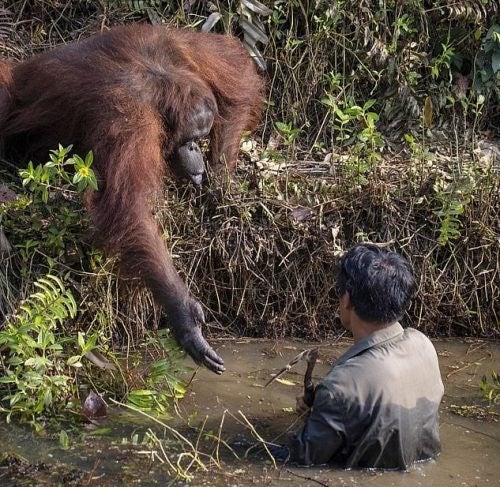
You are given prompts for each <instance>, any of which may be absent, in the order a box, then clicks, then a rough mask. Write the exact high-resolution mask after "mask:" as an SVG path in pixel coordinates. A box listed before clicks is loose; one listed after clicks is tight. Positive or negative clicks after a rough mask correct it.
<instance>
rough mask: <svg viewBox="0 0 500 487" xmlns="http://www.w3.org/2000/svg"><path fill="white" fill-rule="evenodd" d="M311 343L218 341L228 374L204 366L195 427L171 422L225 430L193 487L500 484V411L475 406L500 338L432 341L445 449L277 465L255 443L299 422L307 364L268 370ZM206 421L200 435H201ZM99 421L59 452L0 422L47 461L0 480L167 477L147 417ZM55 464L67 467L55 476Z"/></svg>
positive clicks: (184, 409)
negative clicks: (339, 462)
mask: <svg viewBox="0 0 500 487" xmlns="http://www.w3.org/2000/svg"><path fill="white" fill-rule="evenodd" d="M312 345H314V344H307V343H303V342H300V343H299V342H290V341H288V342H269V341H247V340H233V341H226V342H220V345H219V347H218V351H219V352H220V354H221V355H222V356H223V357H224V358H225V361H226V366H227V372H226V373H225V374H224V375H223V376H222V377H217V376H215V375H213V374H211V373H209V372H207V371H205V370H200V371H198V373H197V374H196V375H195V377H194V379H193V381H192V383H191V386H190V390H189V392H188V394H187V396H186V398H185V399H184V400H183V401H182V402H181V403H180V406H179V407H180V410H181V415H182V416H183V417H184V418H187V417H189V422H190V425H191V426H193V427H198V429H197V430H196V429H189V428H187V427H186V426H185V425H184V426H183V424H182V422H181V421H180V420H172V421H171V422H169V424H171V425H173V426H175V427H176V428H178V429H179V431H182V432H183V434H185V435H186V436H187V437H188V438H189V439H191V440H192V441H193V442H194V441H200V449H202V444H203V438H205V435H206V434H207V433H208V436H210V435H212V436H220V438H222V439H223V440H224V441H225V442H226V443H227V445H228V447H227V448H226V447H225V446H223V445H222V444H221V443H219V449H218V450H217V453H218V459H219V463H220V468H218V467H216V466H215V465H213V464H212V465H211V466H210V468H209V471H208V472H201V471H197V472H196V473H195V474H194V480H193V481H192V482H191V484H192V485H215V486H217V485H220V486H225V485H229V486H240V485H241V486H245V485H253V484H258V485H277V486H279V485H296V486H317V485H327V486H374V487H377V486H384V487H386V486H400V487H403V486H405V487H406V486H409V487H412V486H467V487H469V486H470V487H473V486H478V487H479V486H490V485H500V415H499V410H498V408H497V409H496V410H493V411H491V410H489V413H488V414H487V416H486V419H484V418H483V419H478V418H477V416H480V415H481V413H482V412H484V409H481V408H476V407H470V406H475V405H478V406H482V405H484V402H482V401H481V397H480V396H481V394H480V391H479V383H480V380H481V377H482V376H483V375H484V374H486V375H488V376H489V375H490V374H491V371H492V370H496V371H497V372H498V371H499V369H500V344H498V343H493V342H478V341H470V342H468V341H457V340H446V341H438V342H435V345H436V349H437V350H438V355H439V359H440V366H441V373H442V376H443V381H444V383H445V397H444V400H443V403H442V406H441V421H440V424H441V439H442V444H443V451H442V454H441V456H440V457H439V458H438V460H437V461H435V462H428V463H425V464H420V465H418V466H416V467H415V468H413V469H412V470H411V471H410V472H407V473H400V472H366V471H364V472H363V471H342V470H338V469H337V470H334V469H326V468H309V469H303V468H281V469H280V468H278V469H275V468H274V467H273V466H272V464H271V463H270V461H269V459H268V458H267V457H266V455H265V454H264V453H262V451H261V450H260V449H259V448H256V447H255V446H256V445H257V446H258V441H257V440H256V436H257V435H260V436H261V437H262V438H265V439H266V440H270V441H275V442H283V441H284V440H285V438H286V436H287V435H288V434H289V433H290V432H291V431H294V430H295V429H296V428H298V427H299V426H300V423H299V420H298V419H297V417H296V416H295V414H294V413H293V412H291V411H290V408H292V407H293V406H294V403H295V396H296V395H297V394H299V393H300V392H301V382H302V377H303V372H304V369H305V364H303V363H299V364H298V365H296V366H295V367H294V368H293V369H292V370H291V371H289V372H287V373H286V374H285V375H284V376H283V378H284V379H286V380H287V382H286V383H279V382H273V383H272V384H271V385H270V386H269V387H267V388H263V387H262V385H263V384H264V383H265V382H266V381H267V380H268V379H269V378H270V376H271V373H273V372H274V373H275V372H277V371H278V370H279V369H281V368H282V367H283V366H284V365H285V364H286V363H287V362H288V361H289V360H290V359H291V358H292V357H294V356H295V355H296V354H297V353H298V352H300V351H301V350H303V349H304V348H308V347H310V346H312ZM349 345H350V343H349V342H348V341H345V342H342V343H337V344H332V345H326V346H322V348H321V354H320V359H319V361H318V364H317V365H316V368H315V374H314V375H315V377H316V379H319V378H321V377H322V376H323V375H325V374H326V372H327V371H328V369H329V363H331V361H332V360H333V359H334V358H335V357H338V356H339V355H341V354H342V353H343V352H344V351H345V349H346V348H347V347H348V346H349ZM457 406H465V407H464V408H462V412H463V414H467V415H468V417H464V416H460V415H457V414H454V413H453V412H452V411H453V410H456V407H457ZM222 420H223V421H222ZM247 420H248V423H250V424H251V425H252V426H251V427H250V426H249V425H248V423H247ZM201 425H203V432H204V434H203V435H199V428H200V427H201ZM102 427H104V428H107V430H102V429H101V430H97V431H94V432H89V433H91V434H89V436H88V437H86V438H85V439H84V440H83V441H81V442H79V443H77V444H74V445H73V446H72V447H71V448H70V449H69V450H62V449H61V448H60V446H59V442H58V440H57V439H53V438H52V439H51V438H43V437H39V436H36V435H34V434H33V433H32V432H31V431H29V430H27V429H23V428H20V427H16V426H6V425H5V424H0V452H2V451H3V452H10V453H14V454H16V455H18V456H19V455H20V456H22V457H24V458H26V460H27V461H28V462H29V463H31V464H35V463H39V462H43V464H44V465H43V466H42V467H41V468H38V470H37V471H36V472H33V471H31V470H30V469H29V467H25V468H26V470H27V473H26V474H25V475H23V472H22V469H21V473H19V472H17V473H16V475H14V474H12V469H9V468H7V467H6V466H4V467H3V468H0V486H3V485H57V484H60V485H68V484H71V485H94V486H95V485H97V486H100V485H102V486H111V485H117V484H118V483H122V484H123V485H167V484H168V479H169V476H168V474H167V469H166V466H165V465H162V463H161V462H160V461H158V460H157V459H156V460H151V455H150V454H149V455H148V454H147V453H148V452H150V451H151V450H155V449H156V450H158V448H154V447H149V446H145V445H139V446H137V447H135V446H133V445H132V443H133V440H134V439H135V438H139V439H140V438H142V437H143V435H144V432H145V430H146V429H147V428H148V427H151V429H152V430H153V431H154V432H155V433H156V434H157V435H158V436H159V437H162V438H163V437H164V435H163V429H162V428H161V427H159V426H156V425H154V424H151V423H149V424H145V423H144V421H143V420H142V419H141V418H138V417H136V416H134V417H132V416H130V415H127V414H124V413H120V412H118V413H115V415H114V418H111V419H109V420H108V421H107V422H106V423H105V424H104V425H102ZM251 429H253V431H251ZM219 432H220V433H219ZM94 433H101V434H103V435H104V436H97V435H95V434H94ZM207 441H208V440H207ZM211 444H212V450H211V453H212V455H213V456H215V453H214V451H215V450H214V447H213V442H212V443H211ZM167 447H168V441H167V440H166V443H165V448H167ZM170 447H171V448H172V445H170ZM173 448H175V446H174V447H173ZM231 450H232V452H231ZM235 455H237V456H238V457H239V458H236V456H235ZM58 468H59V469H60V468H63V469H64V471H63V472H62V473H60V474H58V475H56V473H57V469H58ZM176 484H179V482H177V483H176ZM180 484H181V485H182V482H180Z"/></svg>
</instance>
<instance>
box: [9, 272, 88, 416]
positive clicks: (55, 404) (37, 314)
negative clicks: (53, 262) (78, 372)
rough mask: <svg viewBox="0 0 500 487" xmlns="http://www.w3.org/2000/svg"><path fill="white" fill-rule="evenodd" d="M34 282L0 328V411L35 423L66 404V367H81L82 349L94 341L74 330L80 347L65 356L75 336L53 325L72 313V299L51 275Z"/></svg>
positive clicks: (69, 392)
mask: <svg viewBox="0 0 500 487" xmlns="http://www.w3.org/2000/svg"><path fill="white" fill-rule="evenodd" d="M34 287H35V288H36V289H37V291H35V292H33V293H32V294H31V295H30V296H29V297H28V298H27V299H26V300H25V302H24V303H23V304H21V305H20V306H19V310H18V312H17V313H16V314H15V315H14V316H13V317H12V318H10V319H9V320H8V321H7V323H6V326H5V328H4V329H3V330H2V331H0V349H1V350H2V357H3V358H2V362H1V369H2V377H0V384H2V391H3V393H4V395H3V396H2V397H1V405H2V406H1V407H0V411H3V412H6V413H7V421H10V419H11V417H12V416H13V415H18V416H20V417H21V419H23V420H26V421H28V422H30V423H32V424H33V425H35V426H37V425H38V418H39V416H40V415H42V414H46V413H49V412H50V413H54V412H55V411H56V410H62V409H65V408H66V407H68V405H69V404H70V402H69V399H70V398H71V396H72V395H73V394H74V393H75V385H74V383H73V382H72V381H71V380H70V376H69V375H68V368H69V367H73V368H77V367H80V366H81V362H80V359H81V356H82V354H83V353H86V352H87V351H88V350H89V349H91V348H93V343H95V342H94V341H93V343H92V344H90V345H89V344H86V343H85V341H84V339H83V335H79V339H78V342H79V343H80V352H79V353H78V354H72V355H71V356H70V357H69V358H68V350H69V349H74V348H75V345H76V343H75V341H76V340H75V339H74V338H65V337H61V336H59V335H58V334H57V328H58V325H61V324H63V323H64V322H65V321H66V320H69V319H72V318H74V317H75V316H76V312H77V305H76V302H75V299H74V297H73V295H72V293H71V292H70V291H69V290H67V289H65V287H64V285H63V283H62V282H61V280H60V279H59V278H58V277H56V276H53V275H47V276H46V277H44V278H40V279H38V280H37V281H36V282H35V283H34Z"/></svg>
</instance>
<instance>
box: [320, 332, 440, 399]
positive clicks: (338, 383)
mask: <svg viewBox="0 0 500 487" xmlns="http://www.w3.org/2000/svg"><path fill="white" fill-rule="evenodd" d="M422 361H426V363H427V361H428V364H429V366H432V367H433V368H435V369H436V370H438V369H437V354H436V350H435V348H434V345H433V344H432V342H431V341H430V339H429V338H428V337H427V336H426V335H425V334H423V333H422V332H421V331H419V330H417V329H415V328H405V329H404V332H403V334H402V335H399V337H397V338H394V339H391V340H388V341H386V342H383V343H379V344H376V345H374V346H373V347H370V348H367V349H365V350H363V351H362V352H361V353H360V354H358V355H354V356H353V357H351V358H349V359H348V360H346V361H345V362H342V363H339V364H338V365H335V364H334V365H333V367H332V369H331V370H330V372H329V373H328V374H327V375H326V376H325V378H324V379H323V381H322V384H323V385H324V386H325V387H326V388H328V389H329V390H332V391H339V390H340V391H341V390H348V391H352V390H353V389H354V390H355V389H359V388H360V387H363V384H365V383H366V384H372V385H376V384H378V383H379V382H380V378H381V377H385V378H386V379H389V377H391V376H392V375H393V374H394V373H396V375H397V374H398V373H399V371H400V369H408V368H409V367H410V366H411V365H412V364H414V363H415V364H417V363H421V362H422ZM434 365H435V367H434ZM410 368H411V367H410ZM382 382H383V381H382Z"/></svg>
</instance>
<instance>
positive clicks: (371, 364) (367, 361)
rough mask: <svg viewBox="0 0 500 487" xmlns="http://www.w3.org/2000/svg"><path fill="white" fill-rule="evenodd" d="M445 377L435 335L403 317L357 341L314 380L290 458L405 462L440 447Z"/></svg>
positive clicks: (353, 463)
mask: <svg viewBox="0 0 500 487" xmlns="http://www.w3.org/2000/svg"><path fill="white" fill-rule="evenodd" d="M443 391H444V389H443V383H442V381H441V374H440V372H439V364H438V359H437V354H436V351H435V349H434V346H433V345H432V343H431V341H430V340H429V339H428V338H427V337H426V336H425V335H423V334H422V333H420V332H419V331H417V330H415V329H412V328H406V329H403V328H402V327H401V325H400V324H399V323H396V324H394V325H391V326H389V327H387V328H384V329H381V330H378V331H376V332H374V333H372V334H370V335H368V336H366V337H364V338H363V339H361V340H360V341H359V342H357V343H356V344H354V345H353V346H352V347H351V348H350V349H349V350H347V352H346V353H345V354H344V355H342V356H341V357H340V358H339V359H338V360H337V361H336V362H335V364H334V365H333V367H332V369H331V371H330V372H329V373H328V375H327V376H326V377H325V378H324V380H323V381H322V382H321V383H320V384H319V385H318V387H317V388H316V393H315V398H314V404H313V407H312V408H311V412H310V415H309V417H308V419H307V421H306V424H305V425H304V427H303V428H302V429H301V430H299V431H298V432H296V433H295V435H293V437H292V438H291V440H290V441H289V442H288V444H287V447H288V449H289V452H290V457H289V461H291V462H294V463H298V464H302V465H320V464H325V463H334V464H337V465H340V466H343V467H345V468H355V467H360V468H398V469H406V468H408V467H409V466H410V465H411V464H412V463H414V462H417V461H423V460H428V459H431V458H434V457H436V456H437V455H438V454H439V451H440V441H439V431H438V407H439V403H440V402H441V398H442V397H443Z"/></svg>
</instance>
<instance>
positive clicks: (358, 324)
mask: <svg viewBox="0 0 500 487" xmlns="http://www.w3.org/2000/svg"><path fill="white" fill-rule="evenodd" d="M394 323H396V322H395V321H394V322H392V323H383V324H378V323H372V322H369V321H363V320H356V321H355V323H353V324H352V325H351V333H352V337H353V339H354V343H357V342H359V341H360V340H362V339H363V338H364V337H366V336H368V335H371V334H372V333H374V332H376V331H378V330H383V329H384V328H387V327H389V326H391V325H393V324H394Z"/></svg>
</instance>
